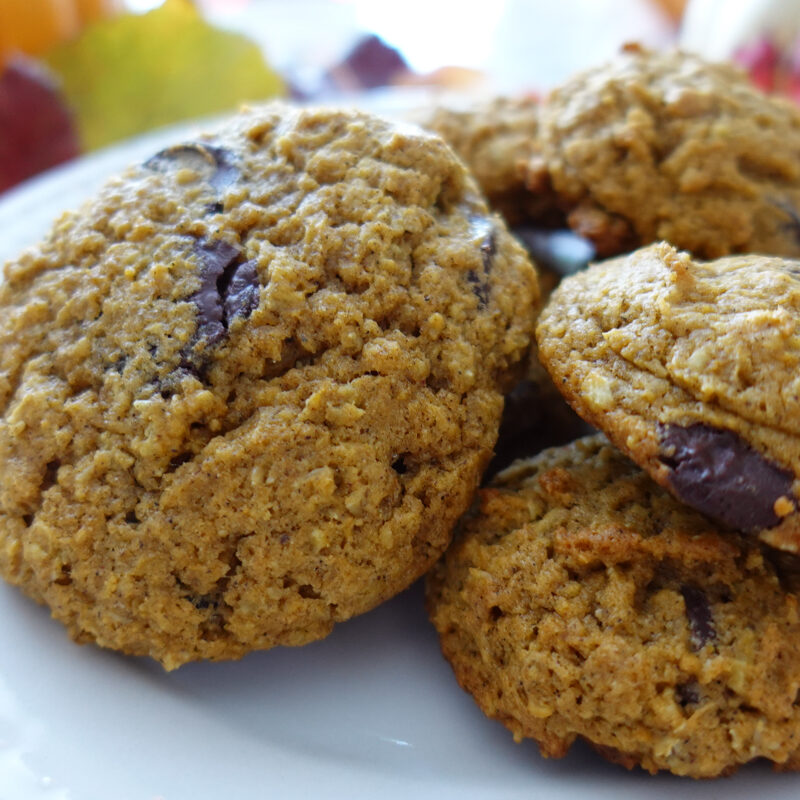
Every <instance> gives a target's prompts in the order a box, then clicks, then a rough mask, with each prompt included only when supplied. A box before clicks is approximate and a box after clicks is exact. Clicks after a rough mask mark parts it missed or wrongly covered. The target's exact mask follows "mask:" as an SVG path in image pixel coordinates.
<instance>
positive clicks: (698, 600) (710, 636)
mask: <svg viewBox="0 0 800 800" xmlns="http://www.w3.org/2000/svg"><path fill="white" fill-rule="evenodd" d="M681 594H682V595H683V602H684V604H685V606H686V618H687V619H688V620H689V631H690V632H691V637H692V647H693V648H694V649H695V650H700V649H701V648H702V647H704V646H705V645H707V644H708V643H709V642H713V641H714V640H715V639H716V638H717V632H716V630H715V629H714V620H713V618H712V616H711V606H710V605H709V604H708V598H707V597H706V593H705V592H704V591H703V590H702V589H698V588H697V587H696V586H681Z"/></svg>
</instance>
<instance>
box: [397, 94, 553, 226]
mask: <svg viewBox="0 0 800 800" xmlns="http://www.w3.org/2000/svg"><path fill="white" fill-rule="evenodd" d="M410 118H411V119H412V121H414V122H416V123H417V124H419V125H421V126H422V127H424V128H426V129H428V130H431V131H433V132H435V133H437V134H439V136H441V137H442V138H443V139H444V140H445V141H446V142H447V143H448V144H449V145H450V146H451V147H452V148H453V150H455V151H456V153H457V154H458V156H459V157H460V158H461V159H462V160H463V161H464V163H465V164H466V165H467V167H469V169H470V170H471V171H472V173H473V175H474V176H475V178H476V180H477V181H478V185H479V186H480V188H481V189H482V190H483V192H484V194H485V195H486V197H487V198H488V200H489V204H490V205H491V206H492V207H493V208H495V209H497V210H498V211H499V212H500V213H501V214H502V215H503V217H504V218H505V219H506V221H507V222H508V223H509V224H510V225H516V224H518V223H522V222H524V221H526V220H528V219H530V218H539V217H541V216H542V215H544V214H546V213H547V212H548V210H549V209H551V208H553V207H554V203H553V198H552V196H551V195H550V194H548V193H547V191H541V192H533V191H530V189H529V188H528V187H527V186H526V175H527V174H528V172H529V162H530V161H531V159H532V158H534V156H535V155H536V154H537V153H538V152H539V101H538V100H537V99H535V98H533V97H502V96H501V97H495V98H492V99H490V100H486V101H484V102H481V103H476V104H474V105H472V106H469V107H467V108H455V107H453V106H438V107H436V108H434V109H432V110H431V109H424V110H417V111H415V112H413V113H412V114H411V115H410ZM527 182H528V183H530V178H527Z"/></svg>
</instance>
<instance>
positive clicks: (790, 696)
mask: <svg viewBox="0 0 800 800" xmlns="http://www.w3.org/2000/svg"><path fill="white" fill-rule="evenodd" d="M479 496H480V507H479V509H477V510H476V511H475V512H474V513H473V514H472V515H471V516H469V517H468V518H467V519H466V520H465V522H464V524H463V530H462V531H461V532H460V535H457V537H456V539H455V541H454V543H453V545H452V546H451V548H450V549H449V550H448V551H447V553H446V554H445V556H444V558H443V559H442V561H441V562H440V563H439V564H438V565H437V567H436V568H435V569H434V571H433V572H432V573H431V576H430V578H429V580H428V587H427V604H428V609H429V613H430V617H431V620H432V621H433V624H434V625H435V627H436V629H437V631H438V632H439V636H440V639H441V645H442V650H443V652H444V655H445V656H446V657H447V659H448V660H449V661H450V663H451V664H452V667H453V669H454V671H455V675H456V677H457V679H458V681H459V683H460V684H461V686H462V687H463V688H464V689H466V690H467V691H468V692H470V693H471V694H472V695H473V696H474V698H475V700H476V701H477V703H478V705H479V706H480V707H481V709H482V710H483V711H484V712H485V713H486V714H487V715H489V716H490V717H492V718H495V719H498V720H499V721H501V722H502V723H503V724H504V725H505V726H506V727H507V728H508V729H509V730H510V731H511V732H512V733H513V734H514V738H515V740H517V741H520V740H522V739H523V738H532V739H535V740H536V742H537V743H538V745H539V748H540V750H541V752H542V755H544V756H548V757H561V756H563V755H565V754H566V752H567V751H568V749H569V747H570V746H571V744H572V743H573V742H574V741H575V740H576V739H578V738H580V739H584V740H586V741H587V742H589V743H590V744H591V745H592V746H593V747H595V748H596V749H597V750H598V751H599V752H600V753H601V754H602V755H603V756H605V757H606V758H609V759H610V760H612V761H614V762H617V763H619V764H622V765H624V766H626V767H628V768H631V767H633V766H635V765H640V766H642V767H643V768H644V769H646V770H648V771H650V772H656V771H658V770H668V771H670V772H673V773H675V774H678V775H687V776H692V777H696V778H707V777H713V776H716V775H722V774H727V773H730V772H733V771H734V770H735V769H736V768H737V767H738V766H740V765H742V764H745V763H747V762H749V761H752V760H754V759H758V758H766V759H769V760H770V761H772V762H773V764H774V765H775V767H776V768H778V769H784V770H786V769H800V703H798V690H800V615H799V614H798V595H797V593H796V588H797V586H796V581H795V584H794V586H795V588H794V590H792V588H791V585H790V583H789V582H787V584H786V585H783V584H782V577H783V576H782V573H781V572H780V571H779V570H778V568H777V567H776V566H775V565H774V564H773V563H772V562H771V561H770V560H769V559H768V558H767V557H766V556H765V554H764V552H762V550H761V548H760V547H759V546H758V544H757V543H756V542H755V541H753V540H752V539H749V538H747V537H742V536H739V535H738V534H731V533H724V534H721V533H720V532H719V531H718V530H717V529H716V528H715V527H714V526H713V524H711V523H710V522H709V521H708V520H707V519H706V518H705V517H703V516H702V515H700V514H697V513H695V512H693V511H692V510H690V509H688V508H686V507H685V506H683V505H682V504H680V503H678V502H676V501H675V500H674V499H673V498H672V497H671V496H670V495H669V494H668V493H667V492H665V491H664V490H663V489H661V488H660V487H659V486H657V485H656V484H655V483H654V482H653V481H651V480H650V478H649V477H648V476H647V475H646V474H645V473H644V472H643V471H642V470H640V469H639V468H638V467H636V466H635V465H634V464H632V463H631V462H630V461H628V460H627V459H626V458H625V457H624V456H622V454H621V453H620V452H619V451H618V450H616V449H615V448H613V447H611V446H610V445H609V444H608V442H607V440H605V438H604V437H603V436H601V435H596V436H593V437H588V438H585V439H581V440H579V441H578V442H576V443H574V444H573V445H569V446H567V447H563V448H556V449H553V450H548V451H545V452H544V453H542V454H541V455H540V456H539V457H538V458H535V459H531V460H529V461H524V462H517V464H516V465H514V466H512V467H511V468H510V469H509V470H507V471H506V472H504V473H502V474H501V475H500V476H499V477H498V479H497V482H496V484H495V485H494V486H493V487H492V488H487V489H483V490H481V492H480V495H479ZM764 549H765V550H769V548H764ZM787 558H788V557H787Z"/></svg>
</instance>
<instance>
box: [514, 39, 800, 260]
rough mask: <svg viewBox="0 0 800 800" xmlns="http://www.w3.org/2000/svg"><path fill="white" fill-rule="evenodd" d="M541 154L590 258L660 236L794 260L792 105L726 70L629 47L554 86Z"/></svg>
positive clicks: (702, 248)
mask: <svg viewBox="0 0 800 800" xmlns="http://www.w3.org/2000/svg"><path fill="white" fill-rule="evenodd" d="M539 119H540V125H539V139H540V148H541V152H540V154H537V155H536V156H535V157H534V158H532V160H531V165H530V174H531V181H532V183H533V184H534V185H535V186H538V185H540V184H541V183H542V174H543V173H546V174H547V175H548V176H549V180H550V181H551V184H552V189H553V190H554V191H555V193H556V195H557V196H558V202H559V204H560V205H561V207H562V208H564V209H565V210H566V211H567V212H568V220H569V223H570V226H571V227H572V228H573V229H575V230H576V231H578V232H579V233H581V234H582V235H584V236H586V237H587V238H589V239H591V240H592V241H593V242H594V244H595V246H596V247H597V250H598V253H599V254H600V255H601V256H608V255H616V254H618V253H622V252H626V251H629V250H633V249H634V248H635V247H638V246H641V245H644V244H649V243H651V242H654V241H658V240H662V239H663V240H666V241H668V242H670V243H671V244H673V245H675V246H676V247H679V248H681V249H685V250H689V251H690V252H692V253H693V254H694V255H696V256H698V257H701V258H717V257H719V256H724V255H728V254H732V253H740V252H760V253H768V254H772V255H784V256H797V255H800V110H798V109H797V108H796V106H795V105H794V104H791V103H789V102H788V101H783V100H779V99H776V98H773V97H768V96H767V95H765V94H763V93H762V92H760V91H759V90H758V89H756V88H755V87H754V86H753V85H752V84H751V83H750V82H749V80H748V79H747V77H746V76H745V75H744V73H742V72H740V71H738V70H737V69H735V68H734V67H731V66H728V65H723V64H711V63H708V62H706V61H704V60H702V59H701V58H698V57H697V56H694V55H690V54H687V53H681V52H667V53H662V52H650V51H647V50H644V49H642V48H639V47H636V46H631V47H627V48H625V49H624V51H623V52H622V53H621V54H620V55H619V56H618V57H617V58H616V59H615V60H613V61H612V62H611V63H609V64H607V65H605V66H603V67H600V68H597V69H593V70H590V71H587V72H584V73H582V74H580V75H578V76H576V77H575V78H573V79H572V80H570V81H569V82H567V83H566V84H565V85H563V86H561V87H560V88H558V89H556V90H555V91H554V92H553V93H552V94H551V95H550V96H549V97H548V98H547V100H546V102H544V103H543V104H542V108H541V111H540V115H539Z"/></svg>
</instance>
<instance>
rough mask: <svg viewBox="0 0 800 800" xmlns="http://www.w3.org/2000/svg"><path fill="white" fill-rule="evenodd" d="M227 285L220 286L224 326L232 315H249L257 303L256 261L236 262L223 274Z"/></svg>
mask: <svg viewBox="0 0 800 800" xmlns="http://www.w3.org/2000/svg"><path fill="white" fill-rule="evenodd" d="M223 278H227V285H224V286H221V287H220V289H221V292H222V295H223V297H224V298H225V299H224V301H223V302H224V312H225V318H224V320H223V322H224V324H225V326H226V327H227V324H228V323H229V322H230V321H231V320H232V319H233V318H234V317H245V318H246V317H249V316H250V314H252V313H253V310H254V309H255V308H256V306H257V305H258V297H259V283H258V274H257V273H256V262H255V261H245V262H243V263H242V264H236V265H235V266H234V267H233V269H232V270H229V271H228V272H227V273H225V274H224V275H223Z"/></svg>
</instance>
